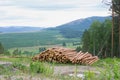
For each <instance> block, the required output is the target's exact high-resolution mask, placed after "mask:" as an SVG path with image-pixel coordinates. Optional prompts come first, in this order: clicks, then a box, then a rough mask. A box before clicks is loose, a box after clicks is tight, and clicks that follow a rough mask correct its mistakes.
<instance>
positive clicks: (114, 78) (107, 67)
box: [0, 57, 120, 80]
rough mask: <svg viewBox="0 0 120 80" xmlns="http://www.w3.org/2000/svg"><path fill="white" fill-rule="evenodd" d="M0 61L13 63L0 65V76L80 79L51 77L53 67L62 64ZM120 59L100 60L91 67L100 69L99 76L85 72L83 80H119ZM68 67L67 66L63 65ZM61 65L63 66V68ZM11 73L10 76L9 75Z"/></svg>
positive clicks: (20, 60) (56, 79)
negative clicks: (25, 75) (15, 70)
mask: <svg viewBox="0 0 120 80" xmlns="http://www.w3.org/2000/svg"><path fill="white" fill-rule="evenodd" d="M0 61H9V62H13V64H12V65H11V66H7V67H4V66H2V65H0V75H4V74H6V75H10V76H11V75H15V74H16V73H17V75H22V74H28V75H31V76H32V77H33V76H35V75H40V74H41V75H43V76H45V77H48V78H50V79H51V80H54V79H55V80H58V79H60V80H80V78H78V77H76V76H74V77H70V76H67V75H65V76H63V75H52V74H53V72H54V70H53V69H54V66H56V65H57V66H59V65H63V64H51V63H46V62H32V61H31V58H7V57H6V58H0ZM119 61H120V59H118V58H112V59H111V58H106V59H101V60H99V61H98V62H96V63H95V64H93V65H91V66H93V67H99V68H102V69H98V71H99V72H100V74H99V75H97V76H96V73H94V72H92V71H88V72H85V73H84V75H85V79H84V80H120V67H119V66H120V63H119ZM27 65H28V66H27ZM64 65H69V64H64ZM64 65H63V66H64ZM70 65H72V64H70ZM77 66H78V65H76V68H75V75H77V73H76V72H77V71H78V69H77ZM13 68H15V69H17V72H14V73H13V72H12V71H11V70H12V69H13ZM11 73H12V74H11Z"/></svg>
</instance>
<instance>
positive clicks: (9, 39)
mask: <svg viewBox="0 0 120 80" xmlns="http://www.w3.org/2000/svg"><path fill="white" fill-rule="evenodd" d="M79 41H80V38H69V39H68V38H64V37H63V36H62V35H61V34H60V33H59V31H57V30H43V31H40V32H24V33H1V34H0V42H1V43H2V44H3V46H4V47H5V48H6V49H9V48H20V47H34V46H50V45H62V43H63V42H65V43H68V44H69V43H73V42H79Z"/></svg>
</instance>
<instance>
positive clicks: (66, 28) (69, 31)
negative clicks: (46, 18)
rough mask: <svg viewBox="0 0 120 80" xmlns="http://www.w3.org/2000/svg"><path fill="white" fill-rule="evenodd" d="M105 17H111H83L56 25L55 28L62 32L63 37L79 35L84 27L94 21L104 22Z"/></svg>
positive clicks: (87, 26)
mask: <svg viewBox="0 0 120 80" xmlns="http://www.w3.org/2000/svg"><path fill="white" fill-rule="evenodd" d="M105 19H111V18H110V17H108V16H107V17H98V16H94V17H88V18H85V19H78V20H75V21H72V22H69V23H66V24H63V25H60V26H56V29H57V30H59V31H60V33H62V34H63V36H64V37H67V38H74V37H80V36H81V35H82V33H83V31H84V30H85V29H88V28H89V27H90V25H91V24H92V23H93V22H94V21H96V20H97V21H100V22H104V21H105Z"/></svg>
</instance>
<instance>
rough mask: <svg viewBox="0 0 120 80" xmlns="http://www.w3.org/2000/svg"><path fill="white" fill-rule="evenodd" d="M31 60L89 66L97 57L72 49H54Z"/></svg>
mask: <svg viewBox="0 0 120 80" xmlns="http://www.w3.org/2000/svg"><path fill="white" fill-rule="evenodd" d="M32 60H33V61H36V60H39V61H47V62H57V63H74V64H87V65H91V64H93V63H94V62H96V61H98V60H99V59H98V57H97V56H92V54H90V53H88V52H86V53H83V52H82V51H80V52H76V51H75V50H73V49H68V48H62V47H56V48H50V49H47V50H46V51H43V52H42V53H40V54H38V55H36V56H34V57H33V58H32Z"/></svg>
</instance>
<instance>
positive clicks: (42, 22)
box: [0, 0, 110, 27]
mask: <svg viewBox="0 0 120 80" xmlns="http://www.w3.org/2000/svg"><path fill="white" fill-rule="evenodd" d="M108 9H109V7H108V6H106V5H105V4H104V3H102V0H0V26H35V27H54V26H57V25H61V24H64V23H67V22H70V21H73V20H76V19H80V18H86V17H91V16H108V15H110V13H109V11H108Z"/></svg>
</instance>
